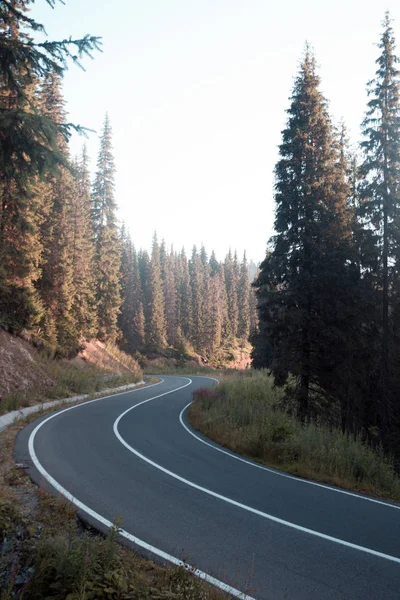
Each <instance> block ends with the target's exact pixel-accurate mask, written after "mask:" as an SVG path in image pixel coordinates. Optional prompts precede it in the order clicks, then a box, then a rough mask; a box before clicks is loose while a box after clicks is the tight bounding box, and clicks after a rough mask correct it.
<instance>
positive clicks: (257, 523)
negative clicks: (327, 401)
mask: <svg viewBox="0 0 400 600" xmlns="http://www.w3.org/2000/svg"><path fill="white" fill-rule="evenodd" d="M215 384H216V382H215V380H212V379H209V378H204V377H191V378H190V379H189V378H187V377H177V376H168V377H167V376H165V377H164V376H163V377H162V380H161V381H160V383H158V384H154V385H151V386H147V387H143V388H139V389H137V390H133V391H128V392H124V393H121V394H118V395H115V396H110V397H105V398H100V399H96V400H91V401H89V402H85V403H83V404H79V405H76V406H72V407H69V408H66V409H63V410H60V411H58V412H56V413H53V414H51V415H50V416H48V415H47V416H44V417H42V418H41V419H38V420H37V421H35V422H34V423H31V424H30V425H28V426H27V427H26V428H25V429H24V430H22V431H21V432H20V434H19V436H18V438H17V442H16V447H15V457H16V460H17V462H19V463H23V464H24V465H25V466H26V467H27V469H28V472H29V474H30V475H31V477H32V479H33V480H34V481H36V482H37V483H38V484H40V485H42V486H45V487H48V488H50V489H53V490H54V489H55V490H57V491H58V492H59V493H63V494H64V495H66V496H67V497H68V498H69V499H70V500H71V501H72V502H74V503H75V505H76V506H77V507H78V509H79V511H80V513H81V515H82V516H83V517H84V518H85V519H86V520H87V521H89V522H91V523H95V524H96V526H97V527H99V528H100V529H102V528H106V527H108V526H110V523H111V522H112V521H113V520H114V519H115V518H118V517H119V518H120V519H121V527H122V535H123V537H124V538H125V541H126V542H127V543H129V544H131V545H133V546H134V547H135V548H136V549H139V550H140V551H141V552H144V553H150V554H151V555H152V556H158V557H159V558H161V559H162V560H169V561H171V562H179V561H180V560H185V561H186V562H187V563H189V564H190V565H194V567H195V568H196V569H197V574H198V575H199V576H201V577H203V578H206V579H209V580H210V581H211V582H212V583H214V584H215V585H218V586H219V587H221V588H222V589H226V590H227V591H229V592H230V593H231V594H232V595H233V596H235V597H237V598H242V599H243V600H245V599H246V600H253V599H256V600H281V599H287V600H336V599H346V600H358V599H360V600H399V599H400V505H396V504H390V503H386V502H381V501H379V500H376V499H372V498H367V497H363V496H359V495H357V494H352V493H348V492H345V491H342V490H338V489H336V488H331V487H329V486H325V485H321V484H315V483H312V482H308V481H305V480H301V479H297V478H295V477H291V476H288V475H285V474H283V473H279V472H277V471H274V470H272V469H268V468H265V467H262V466H260V465H258V464H256V463H253V462H252V461H248V460H245V459H241V458H240V457H238V456H236V455H234V454H232V453H231V452H228V451H226V450H224V449H222V448H221V447H219V446H217V445H216V444H213V443H212V442H210V441H209V440H208V439H207V438H205V437H203V436H202V435H200V434H199V433H198V432H194V431H193V430H192V429H191V428H190V427H189V426H188V424H187V422H186V420H185V410H184V409H185V407H186V406H187V405H188V404H189V403H190V401H191V397H192V393H193V391H194V390H196V389H198V388H200V387H212V386H214V385H215Z"/></svg>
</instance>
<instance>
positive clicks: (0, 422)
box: [0, 381, 145, 432]
mask: <svg viewBox="0 0 400 600" xmlns="http://www.w3.org/2000/svg"><path fill="white" fill-rule="evenodd" d="M144 383H145V382H144V381H139V383H129V384H128V385H121V386H120V387H117V388H111V389H110V388H105V389H104V390H102V391H101V392H97V393H96V394H94V396H95V397H96V398H97V397H101V396H105V395H110V393H111V394H113V393H114V392H115V393H117V392H124V391H126V390H130V389H133V388H135V387H137V386H138V385H143V384H144ZM92 397H93V394H81V395H80V396H72V397H71V398H63V399H61V400H50V401H49V402H43V403H41V404H35V405H34V406H27V407H26V408H21V409H19V410H13V411H11V412H9V413H6V414H5V415H0V432H1V431H3V430H4V429H6V427H8V426H9V425H12V424H13V423H16V422H17V421H21V419H24V418H25V417H27V416H28V415H31V414H33V413H35V412H40V411H42V410H46V409H47V408H52V407H53V406H59V405H60V404H69V403H71V402H79V401H80V400H86V399H87V398H92Z"/></svg>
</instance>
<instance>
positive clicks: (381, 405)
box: [360, 13, 400, 436]
mask: <svg viewBox="0 0 400 600" xmlns="http://www.w3.org/2000/svg"><path fill="white" fill-rule="evenodd" d="M379 48H380V50H381V54H380V56H379V57H378V59H377V61H376V62H377V66H378V68H377V71H376V75H375V79H373V80H372V81H370V82H369V84H368V94H369V97H370V100H369V102H368V110H367V114H366V117H365V119H364V122H363V125H362V128H363V134H364V138H365V139H364V142H363V143H362V149H363V151H364V161H363V163H362V164H361V167H360V172H361V175H362V176H363V183H362V185H361V189H360V195H361V202H360V215H361V218H362V222H363V223H364V225H365V227H364V248H363V249H364V252H363V269H364V270H365V277H366V278H369V279H370V281H371V282H373V285H374V287H375V289H376V290H381V301H380V304H381V315H382V317H381V332H382V333H381V336H380V338H381V352H380V356H381V360H380V368H379V371H380V375H379V376H378V378H379V380H380V382H381V388H380V400H377V402H378V406H377V417H378V421H379V422H378V423H377V424H378V426H379V427H380V429H381V435H382V436H384V435H385V434H387V432H388V429H389V428H390V423H391V421H393V418H394V416H395V405H396V403H397V392H398V387H397V385H395V380H396V379H397V378H398V375H397V373H398V372H399V366H400V364H399V355H398V352H397V350H396V348H395V346H397V344H395V339H396V338H397V337H398V334H399V326H398V321H396V320H394V319H392V316H394V315H395V314H396V311H395V310H394V307H395V305H396V304H397V303H398V287H399V286H398V273H399V265H400V193H399V192H400V73H399V70H398V68H397V63H398V57H397V56H396V54H395V39H394V33H393V28H392V25H391V19H390V16H389V13H386V16H385V21H384V23H383V33H382V36H381V40H380V44H379ZM397 383H399V382H397Z"/></svg>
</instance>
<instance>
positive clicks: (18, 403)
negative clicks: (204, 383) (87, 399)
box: [0, 353, 142, 415]
mask: <svg viewBox="0 0 400 600" xmlns="http://www.w3.org/2000/svg"><path fill="white" fill-rule="evenodd" d="M121 354H123V353H121ZM123 358H124V360H128V359H129V358H130V357H128V358H127V359H125V355H123ZM132 363H133V365H131V366H129V367H128V368H132V370H131V371H125V372H124V373H121V374H118V375H116V374H112V373H109V372H107V371H105V370H103V369H99V368H97V367H95V366H91V365H87V366H85V368H81V367H78V366H76V365H74V364H73V363H68V362H67V361H57V360H53V359H51V358H47V357H45V356H43V357H41V366H42V368H43V370H44V371H45V372H46V375H48V377H49V378H50V379H51V380H52V381H54V382H55V384H54V385H53V386H52V387H50V388H48V389H46V390H40V389H37V390H35V389H25V390H24V389H21V390H17V391H14V392H11V393H10V394H7V395H5V396H4V397H3V398H1V399H0V415H1V414H4V413H7V412H9V411H12V410H17V409H18V408H22V407H25V406H31V405H33V404H38V403H41V402H46V401H48V400H58V399H60V398H68V397H70V396H75V395H80V394H95V393H97V392H100V391H101V390H104V389H106V388H114V387H119V386H122V385H127V384H128V383H138V382H139V381H140V380H141V379H142V373H141V370H140V369H139V368H138V365H137V363H136V361H134V360H133V359H132Z"/></svg>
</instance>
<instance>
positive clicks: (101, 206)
mask: <svg viewBox="0 0 400 600" xmlns="http://www.w3.org/2000/svg"><path fill="white" fill-rule="evenodd" d="M114 174H115V166H114V156H113V152H112V131H111V124H110V119H109V117H108V115H107V114H106V117H105V120H104V127H103V132H102V135H101V138H100V151H99V156H98V160H97V172H96V177H95V181H94V185H93V194H92V219H93V228H94V235H95V243H96V254H95V264H96V300H97V321H98V335H99V337H100V338H110V339H115V338H116V336H117V317H118V312H119V308H120V304H121V297H120V286H119V269H120V261H121V256H120V244H119V235H118V226H117V217H116V209H117V207H116V203H115V198H114V190H115V183H114Z"/></svg>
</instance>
